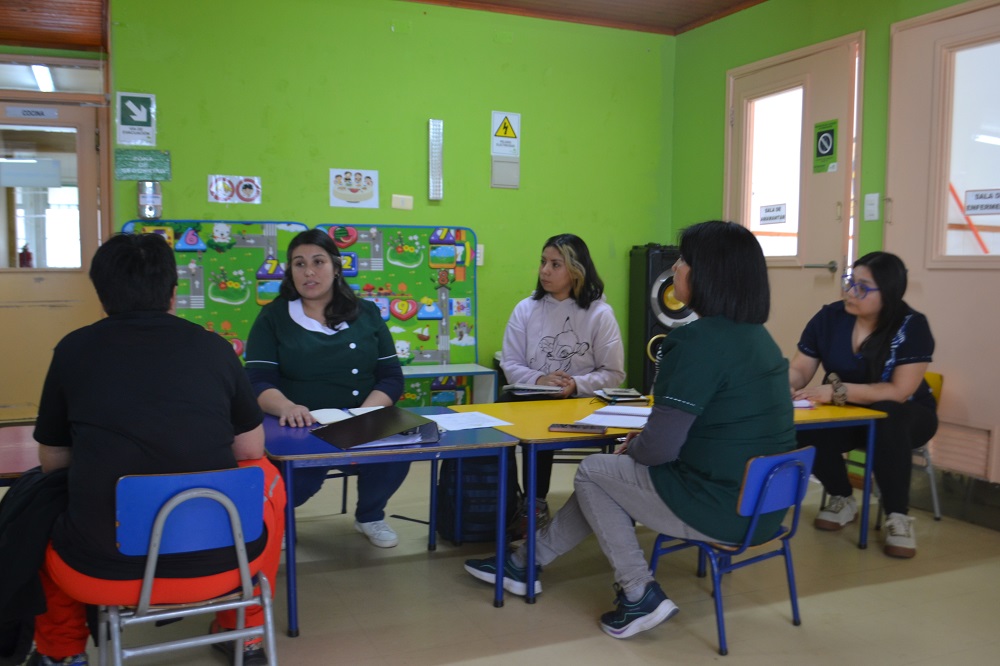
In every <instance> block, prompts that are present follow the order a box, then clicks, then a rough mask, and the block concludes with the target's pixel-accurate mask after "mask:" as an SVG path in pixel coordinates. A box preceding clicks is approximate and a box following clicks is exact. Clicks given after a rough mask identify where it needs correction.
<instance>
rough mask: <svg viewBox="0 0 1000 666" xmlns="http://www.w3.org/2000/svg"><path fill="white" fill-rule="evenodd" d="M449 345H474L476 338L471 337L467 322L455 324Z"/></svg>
mask: <svg viewBox="0 0 1000 666" xmlns="http://www.w3.org/2000/svg"><path fill="white" fill-rule="evenodd" d="M451 344H453V345H455V346H456V347H472V346H473V345H475V344H476V338H475V337H474V336H473V335H472V324H470V323H469V322H467V321H460V322H458V323H457V324H455V337H454V338H452V339H451Z"/></svg>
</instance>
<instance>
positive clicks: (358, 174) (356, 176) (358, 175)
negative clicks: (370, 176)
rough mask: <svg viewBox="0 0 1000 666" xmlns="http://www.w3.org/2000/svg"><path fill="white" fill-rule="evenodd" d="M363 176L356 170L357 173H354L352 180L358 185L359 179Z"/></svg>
mask: <svg viewBox="0 0 1000 666" xmlns="http://www.w3.org/2000/svg"><path fill="white" fill-rule="evenodd" d="M363 177H364V174H363V173H361V172H360V171H358V172H357V173H355V174H354V182H355V183H357V184H358V185H360V184H361V179H362V178H363Z"/></svg>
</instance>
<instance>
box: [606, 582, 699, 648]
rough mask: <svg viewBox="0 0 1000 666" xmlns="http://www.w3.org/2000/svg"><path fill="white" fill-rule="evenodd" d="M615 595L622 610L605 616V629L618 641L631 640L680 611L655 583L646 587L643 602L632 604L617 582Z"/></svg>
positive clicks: (616, 609)
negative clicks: (632, 637) (630, 637)
mask: <svg viewBox="0 0 1000 666" xmlns="http://www.w3.org/2000/svg"><path fill="white" fill-rule="evenodd" d="M615 592H616V593H617V597H616V598H615V603H616V604H617V605H618V607H617V608H615V609H614V610H613V611H611V612H609V613H605V614H604V615H602V616H601V629H603V630H604V633H606V634H607V635H608V636H612V637H614V638H628V637H629V636H635V635H636V634H637V633H639V632H640V631H646V630H647V629H652V628H653V627H655V626H656V625H658V624H660V623H661V622H665V621H667V620H669V619H670V618H672V617H673V616H674V615H676V614H677V612H678V611H679V610H680V609H679V608H678V607H677V604H675V603H674V602H672V601H671V600H670V599H668V598H667V595H665V594H664V593H663V590H662V589H660V584H659V583H657V582H656V581H655V580H654V581H653V582H652V583H650V584H649V585H647V586H646V591H645V592H643V594H642V598H641V599H639V601H635V602H632V601H629V600H628V598H627V597H626V596H625V591H624V590H623V589H622V588H621V586H620V585H618V583H615Z"/></svg>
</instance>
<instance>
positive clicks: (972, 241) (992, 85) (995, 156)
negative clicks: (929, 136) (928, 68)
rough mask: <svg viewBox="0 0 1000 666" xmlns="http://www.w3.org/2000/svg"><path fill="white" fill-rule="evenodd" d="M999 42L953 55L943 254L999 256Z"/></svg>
mask: <svg viewBox="0 0 1000 666" xmlns="http://www.w3.org/2000/svg"><path fill="white" fill-rule="evenodd" d="M998 62H1000V42H993V43H990V44H980V45H977V46H973V47H969V48H964V49H961V50H959V51H957V52H955V54H954V75H953V80H954V87H953V89H952V114H951V161H950V173H949V178H948V196H949V199H950V200H949V202H948V208H947V210H948V214H947V217H946V219H945V221H944V223H945V225H946V229H945V230H944V237H945V243H944V254H945V255H948V256H980V257H981V256H984V255H996V254H1000V76H998V75H997V71H998V70H997V63H998Z"/></svg>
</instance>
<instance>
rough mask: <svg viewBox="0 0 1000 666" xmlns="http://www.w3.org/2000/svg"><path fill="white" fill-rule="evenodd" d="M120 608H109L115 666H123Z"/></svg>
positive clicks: (112, 656) (109, 630)
mask: <svg viewBox="0 0 1000 666" xmlns="http://www.w3.org/2000/svg"><path fill="white" fill-rule="evenodd" d="M120 610H121V609H120V608H119V607H118V606H108V633H109V634H110V635H111V651H112V655H111V663H112V664H114V666H122V635H121V627H122V625H121V618H120V617H119V612H120Z"/></svg>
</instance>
